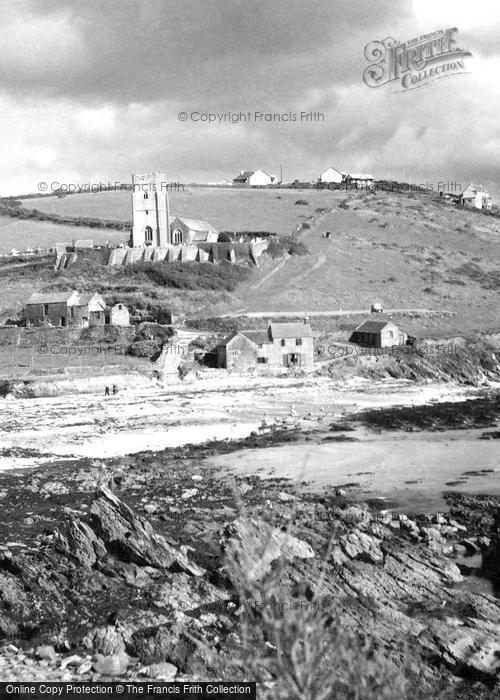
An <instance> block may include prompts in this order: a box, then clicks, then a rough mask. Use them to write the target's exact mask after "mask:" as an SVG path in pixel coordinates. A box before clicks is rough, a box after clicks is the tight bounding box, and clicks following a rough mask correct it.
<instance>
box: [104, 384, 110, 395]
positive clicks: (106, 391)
mask: <svg viewBox="0 0 500 700" xmlns="http://www.w3.org/2000/svg"><path fill="white" fill-rule="evenodd" d="M104 396H109V386H107V387H105V389H104Z"/></svg>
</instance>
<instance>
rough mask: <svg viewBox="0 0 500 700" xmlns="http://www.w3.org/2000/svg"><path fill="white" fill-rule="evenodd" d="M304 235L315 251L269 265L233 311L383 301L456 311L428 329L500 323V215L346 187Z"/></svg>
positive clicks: (242, 290) (365, 305) (424, 324)
mask: <svg viewBox="0 0 500 700" xmlns="http://www.w3.org/2000/svg"><path fill="white" fill-rule="evenodd" d="M303 196H304V199H306V200H309V199H310V198H309V193H303ZM304 208H305V207H304ZM325 231H331V234H332V236H331V239H330V240H327V239H325V238H323V237H322V234H323V232H325ZM299 239H300V240H301V241H302V242H303V243H304V244H305V245H306V246H307V248H308V249H309V251H310V254H309V255H308V256H306V257H301V256H292V257H288V258H287V259H285V260H281V261H271V260H269V259H268V260H267V262H263V264H262V265H261V267H260V269H259V270H258V271H257V273H256V277H255V278H254V279H252V280H251V281H250V282H248V283H245V284H243V285H242V286H240V287H239V288H238V290H237V292H236V295H237V296H238V298H239V301H240V305H239V306H238V305H237V303H236V302H235V308H234V309H232V311H234V312H237V313H240V314H245V313H248V312H256V311H261V312H263V314H264V315H265V312H277V311H278V312H279V311H299V312H300V311H339V310H343V311H346V310H358V309H369V308H370V305H371V303H372V302H373V301H380V302H381V303H382V304H383V306H384V308H412V309H434V310H437V311H450V312H453V313H454V314H455V315H454V316H451V317H446V318H436V319H432V318H429V319H423V320H421V321H419V324H418V325H419V326H420V327H421V328H423V329H424V330H425V331H426V332H429V333H434V334H436V333H437V334H439V333H440V332H445V333H460V332H471V331H474V330H485V329H499V328H500V319H499V317H498V301H499V292H500V265H499V262H500V219H498V218H494V217H491V216H486V215H484V214H482V213H481V212H476V211H468V210H467V211H466V210H459V209H456V208H455V207H453V206H451V205H446V204H443V203H442V202H441V201H439V200H436V199H431V197H429V196H427V195H418V196H417V195H403V194H393V193H385V192H376V193H374V194H366V193H365V194H348V195H347V196H345V197H344V198H343V200H341V201H338V200H337V202H336V203H335V204H334V206H333V208H332V209H331V210H330V211H326V212H323V213H322V214H319V215H317V216H316V219H315V221H314V223H313V224H312V225H311V228H310V229H309V230H305V231H303V232H302V233H300V235H299ZM263 261H264V258H263ZM223 312H224V310H223V308H222V306H221V308H220V313H223Z"/></svg>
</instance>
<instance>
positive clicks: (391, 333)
mask: <svg viewBox="0 0 500 700" xmlns="http://www.w3.org/2000/svg"><path fill="white" fill-rule="evenodd" d="M407 339H408V336H407V334H406V333H403V332H401V331H400V330H399V328H398V327H397V326H396V324H395V323H392V321H363V323H361V324H360V325H359V326H357V327H356V328H355V329H354V332H353V333H352V335H351V337H350V338H349V342H351V343H356V344H357V345H363V346H365V347H372V348H390V347H393V346H394V345H406V341H407Z"/></svg>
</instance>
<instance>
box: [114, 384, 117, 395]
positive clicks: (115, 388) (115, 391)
mask: <svg viewBox="0 0 500 700" xmlns="http://www.w3.org/2000/svg"><path fill="white" fill-rule="evenodd" d="M117 393H118V387H117V386H116V384H113V396H114V395H115V394H117Z"/></svg>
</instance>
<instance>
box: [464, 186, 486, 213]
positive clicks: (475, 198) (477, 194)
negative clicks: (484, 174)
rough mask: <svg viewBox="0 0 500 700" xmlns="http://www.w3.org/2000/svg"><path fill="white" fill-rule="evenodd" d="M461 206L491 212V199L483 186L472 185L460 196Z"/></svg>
mask: <svg viewBox="0 0 500 700" xmlns="http://www.w3.org/2000/svg"><path fill="white" fill-rule="evenodd" d="M460 204H461V205H462V206H464V207H475V208H476V209H486V210H487V211H491V206H492V205H491V197H490V195H489V194H488V193H487V192H486V190H485V189H484V187H483V186H482V185H474V184H472V183H471V184H470V185H469V186H468V187H466V188H465V190H464V191H463V192H462V194H461V195H460Z"/></svg>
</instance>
